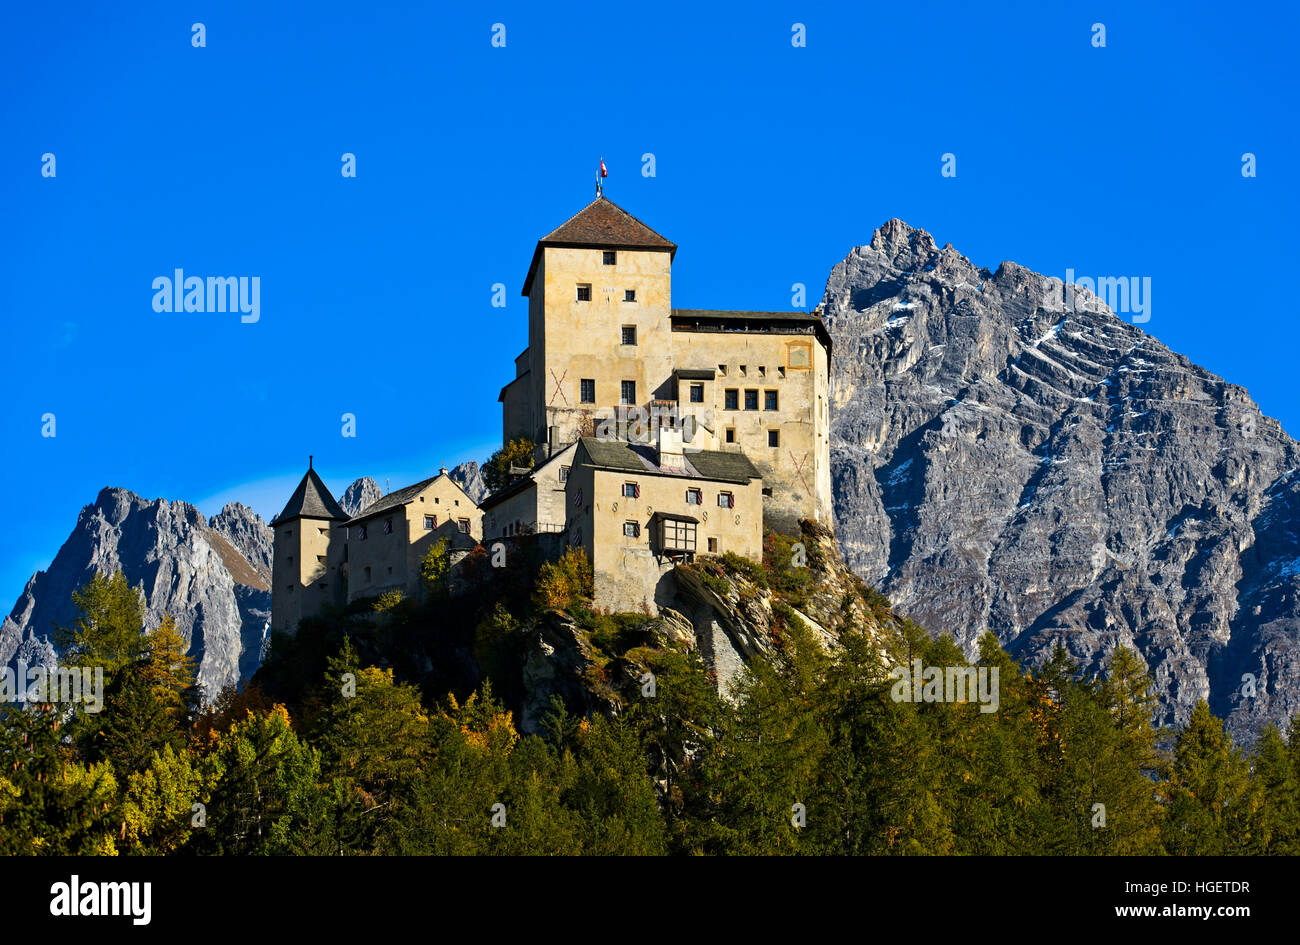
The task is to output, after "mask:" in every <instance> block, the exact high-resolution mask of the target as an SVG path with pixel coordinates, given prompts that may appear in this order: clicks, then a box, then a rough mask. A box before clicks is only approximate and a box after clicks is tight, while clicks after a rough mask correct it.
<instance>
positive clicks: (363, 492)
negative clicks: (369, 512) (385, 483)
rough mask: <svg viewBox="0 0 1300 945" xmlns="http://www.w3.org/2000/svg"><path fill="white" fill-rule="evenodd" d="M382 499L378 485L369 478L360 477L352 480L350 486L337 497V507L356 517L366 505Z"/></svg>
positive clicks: (382, 494)
mask: <svg viewBox="0 0 1300 945" xmlns="http://www.w3.org/2000/svg"><path fill="white" fill-rule="evenodd" d="M383 497H384V490H383V489H381V488H379V483H377V482H375V480H373V479H371V478H370V477H369V476H362V477H361V478H360V479H354V480H353V481H352V484H351V485H350V486H348V487H347V488H346V489H344V490H343V494H342V495H341V496H339V506H340V507H341V508H342V509H343V511H344V512H347V513H348V514H349V515H356V514H357V513H359V512H360V511H361V510H362V509H364V508H365V507H366V506H367V505H369V504H370V503H372V502H375V501H378V500H379V499H382V498H383Z"/></svg>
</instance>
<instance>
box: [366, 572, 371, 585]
mask: <svg viewBox="0 0 1300 945" xmlns="http://www.w3.org/2000/svg"><path fill="white" fill-rule="evenodd" d="M366 583H367V584H368V583H370V569H369V568H366Z"/></svg>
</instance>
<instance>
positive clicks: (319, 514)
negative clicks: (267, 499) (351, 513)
mask: <svg viewBox="0 0 1300 945" xmlns="http://www.w3.org/2000/svg"><path fill="white" fill-rule="evenodd" d="M347 517H348V513H346V512H344V511H343V509H342V508H341V507H340V506H339V504H338V503H337V502H335V501H334V496H332V495H330V491H329V489H328V488H327V487H326V485H325V483H323V482H322V481H321V478H320V476H318V475H316V470H315V469H313V468H312V467H310V466H309V467H308V468H307V474H306V475H305V476H303V477H302V482H300V483H298V488H297V489H294V490H293V495H291V496H290V497H289V502H288V504H286V505H285V507H284V511H282V512H281V513H280V514H279V515H277V516H276V517H275V518H274V519H272V522H273V523H274V524H276V525H282V524H284V523H285V522H287V521H290V520H291V519H295V518H319V519H325V520H334V521H340V522H342V521H347Z"/></svg>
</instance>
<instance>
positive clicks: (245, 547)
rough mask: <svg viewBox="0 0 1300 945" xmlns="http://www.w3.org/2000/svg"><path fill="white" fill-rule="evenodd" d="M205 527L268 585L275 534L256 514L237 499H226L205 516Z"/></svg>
mask: <svg viewBox="0 0 1300 945" xmlns="http://www.w3.org/2000/svg"><path fill="white" fill-rule="evenodd" d="M208 527H209V528H211V529H212V530H213V531H214V532H216V533H217V534H219V535H220V536H221V537H222V538H224V539H226V541H228V542H229V543H230V544H231V545H232V546H234V548H235V550H236V551H238V552H239V553H240V554H241V555H243V557H244V559H245V560H246V561H247V562H248V563H249V564H251V565H252V566H253V570H255V571H256V572H257V573H258V574H259V575H261V577H262V580H263V581H264V583H266V585H267V586H268V587H269V586H270V583H271V559H272V557H273V556H274V549H275V541H274V539H275V534H274V533H273V532H272V531H271V526H269V525H267V524H266V522H264V521H262V517H261V516H260V515H258V514H257V513H256V512H254V511H253V510H252V509H250V508H249V507H248V506H246V505H244V504H242V503H240V502H229V503H227V504H226V506H225V508H223V509H222V510H221V511H220V512H218V513H217V514H216V515H214V516H212V518H210V519H208Z"/></svg>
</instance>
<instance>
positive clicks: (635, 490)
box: [623, 482, 641, 499]
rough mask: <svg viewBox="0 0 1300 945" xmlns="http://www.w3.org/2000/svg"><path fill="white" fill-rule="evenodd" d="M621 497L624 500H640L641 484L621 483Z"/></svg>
mask: <svg viewBox="0 0 1300 945" xmlns="http://www.w3.org/2000/svg"><path fill="white" fill-rule="evenodd" d="M623 497H624V498H625V499H639V498H641V484H640V483H637V482H625V483H623Z"/></svg>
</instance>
